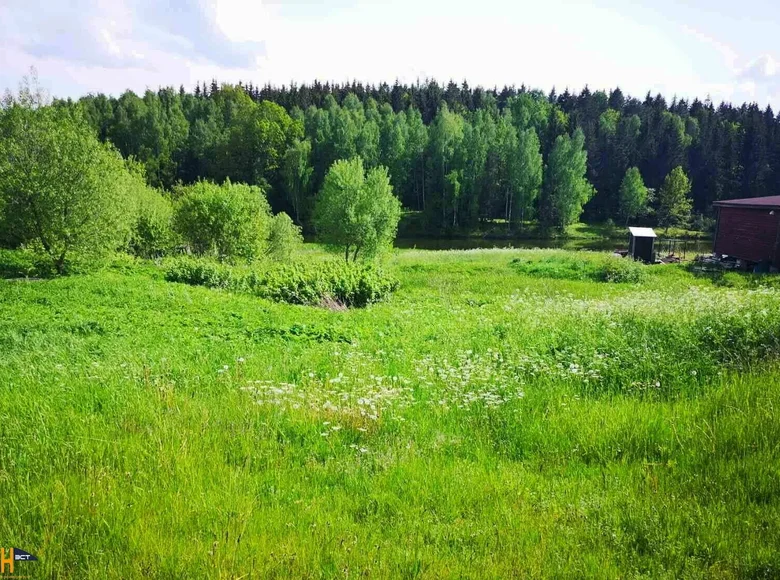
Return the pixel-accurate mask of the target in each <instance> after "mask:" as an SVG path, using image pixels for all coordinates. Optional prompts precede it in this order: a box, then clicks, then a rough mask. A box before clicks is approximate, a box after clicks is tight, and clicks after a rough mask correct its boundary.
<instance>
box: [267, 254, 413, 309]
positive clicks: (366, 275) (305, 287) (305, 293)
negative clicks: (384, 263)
mask: <svg viewBox="0 0 780 580" xmlns="http://www.w3.org/2000/svg"><path fill="white" fill-rule="evenodd" d="M397 288H398V281H397V280H396V279H395V278H393V277H391V276H388V275H387V274H386V273H384V272H383V271H382V270H381V269H378V268H377V267H375V266H373V265H372V264H354V263H347V262H341V261H338V262H336V261H328V262H320V263H316V264H301V263H298V264H294V265H290V266H283V267H281V268H276V269H270V270H268V271H267V272H265V273H264V275H263V277H262V278H261V282H260V283H259V289H257V288H256V290H255V291H256V292H257V293H258V294H259V295H260V296H264V297H266V298H269V299H271V300H276V301H278V302H289V303H290V304H312V305H317V304H323V303H327V302H328V301H330V300H335V301H336V302H337V303H338V304H342V305H344V306H349V307H363V306H367V305H369V304H373V303H375V302H379V301H380V300H384V299H385V298H387V297H389V296H390V294H392V293H393V292H394V291H395V290H396V289H397Z"/></svg>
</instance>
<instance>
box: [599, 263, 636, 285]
mask: <svg viewBox="0 0 780 580" xmlns="http://www.w3.org/2000/svg"><path fill="white" fill-rule="evenodd" d="M600 274H601V277H602V279H603V280H604V282H625V283H629V284H637V283H639V282H642V281H644V280H645V278H647V270H646V269H645V266H644V265H643V264H640V263H639V262H636V261H634V260H631V259H629V258H616V257H609V258H607V259H605V260H604V263H603V264H602V265H601V268H600Z"/></svg>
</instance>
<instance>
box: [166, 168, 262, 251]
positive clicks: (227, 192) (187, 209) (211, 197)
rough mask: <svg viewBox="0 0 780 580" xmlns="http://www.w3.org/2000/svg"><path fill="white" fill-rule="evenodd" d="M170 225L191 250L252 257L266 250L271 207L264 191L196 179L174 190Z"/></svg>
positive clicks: (234, 184) (242, 185)
mask: <svg viewBox="0 0 780 580" xmlns="http://www.w3.org/2000/svg"><path fill="white" fill-rule="evenodd" d="M174 194H175V196H176V198H177V202H176V205H175V208H174V216H173V224H174V228H175V229H176V231H177V232H178V233H179V234H180V235H181V236H182V238H183V239H184V241H185V242H186V243H187V244H188V245H189V247H190V249H191V250H192V252H193V253H195V254H199V255H211V256H215V257H217V258H220V259H235V258H243V259H246V260H250V261H251V260H253V259H254V258H256V257H258V256H259V255H261V254H262V253H264V251H265V249H266V242H267V240H268V235H269V232H270V226H271V210H270V207H269V205H268V202H267V201H266V198H265V193H264V192H263V190H262V189H261V188H259V187H257V186H253V185H246V184H244V183H231V182H230V180H229V179H228V180H227V181H225V183H223V184H222V185H217V184H215V183H212V182H210V181H199V182H198V183H195V184H193V185H188V186H179V187H177V188H176V189H175V190H174Z"/></svg>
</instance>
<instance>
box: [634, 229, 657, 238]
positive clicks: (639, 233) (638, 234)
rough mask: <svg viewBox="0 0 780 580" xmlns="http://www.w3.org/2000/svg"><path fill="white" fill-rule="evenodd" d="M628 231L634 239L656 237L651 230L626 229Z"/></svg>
mask: <svg viewBox="0 0 780 580" xmlns="http://www.w3.org/2000/svg"><path fill="white" fill-rule="evenodd" d="M628 231H629V232H631V235H632V236H634V237H635V238H655V237H658V236H656V235H655V232H654V231H653V228H628Z"/></svg>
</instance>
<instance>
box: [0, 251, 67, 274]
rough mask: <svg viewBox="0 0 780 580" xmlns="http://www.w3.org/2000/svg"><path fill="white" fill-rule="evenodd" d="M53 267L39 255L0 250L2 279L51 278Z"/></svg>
mask: <svg viewBox="0 0 780 580" xmlns="http://www.w3.org/2000/svg"><path fill="white" fill-rule="evenodd" d="M53 274H54V269H53V268H52V265H51V264H50V263H48V262H47V261H46V260H44V259H42V258H41V257H40V256H39V255H38V254H35V253H33V252H28V251H19V250H4V249H2V248H0V278H49V277H50V276H52V275H53Z"/></svg>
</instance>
